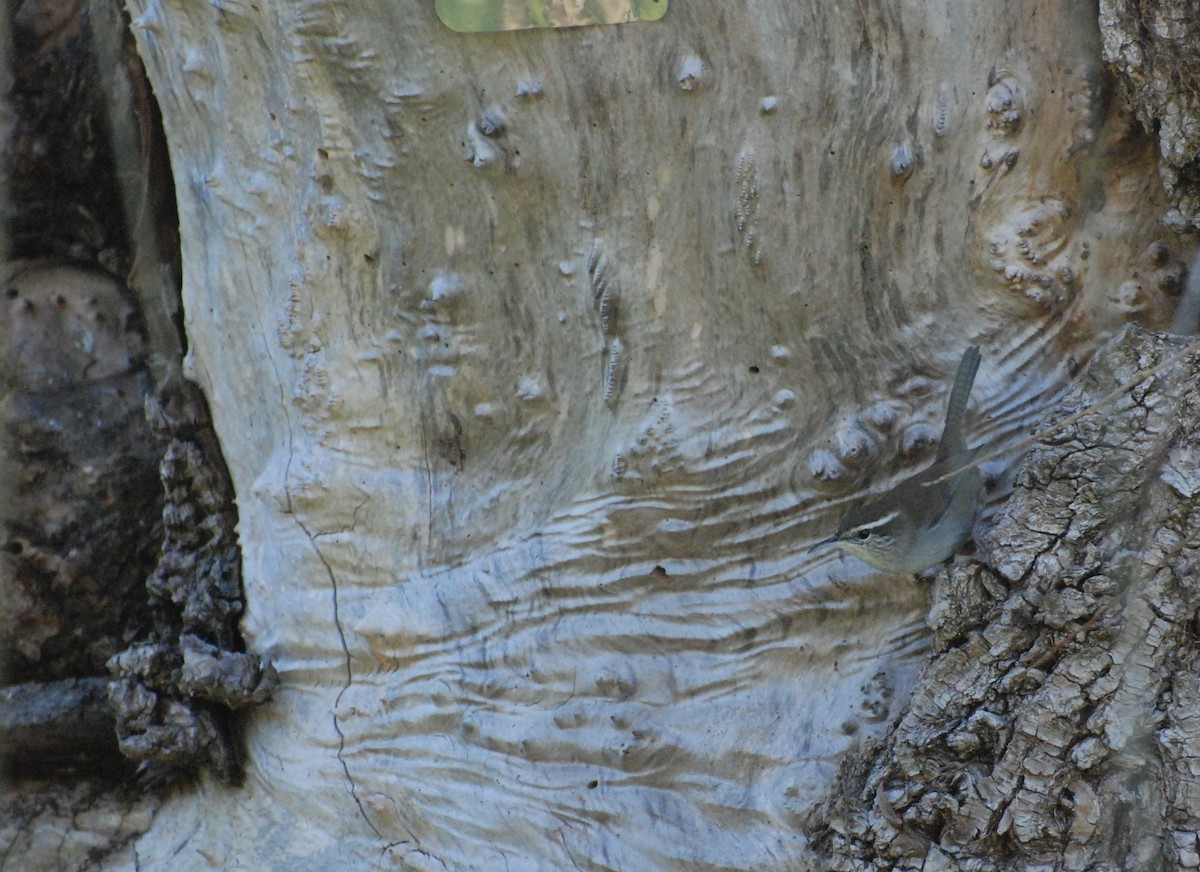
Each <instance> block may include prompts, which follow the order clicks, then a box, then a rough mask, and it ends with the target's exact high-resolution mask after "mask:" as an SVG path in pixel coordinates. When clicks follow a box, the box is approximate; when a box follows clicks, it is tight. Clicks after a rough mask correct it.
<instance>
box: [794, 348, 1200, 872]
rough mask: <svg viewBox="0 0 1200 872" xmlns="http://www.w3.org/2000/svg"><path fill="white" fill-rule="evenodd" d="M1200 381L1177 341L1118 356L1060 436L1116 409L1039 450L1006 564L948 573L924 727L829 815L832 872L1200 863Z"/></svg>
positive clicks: (825, 842)
mask: <svg viewBox="0 0 1200 872" xmlns="http://www.w3.org/2000/svg"><path fill="white" fill-rule="evenodd" d="M1185 348H1186V349H1187V353H1186V354H1184V355H1183V356H1182V359H1180V360H1178V361H1177V362H1176V363H1174V364H1173V365H1172V366H1170V367H1168V368H1166V369H1165V370H1164V371H1163V372H1162V373H1161V374H1160V375H1157V376H1155V377H1154V378H1153V379H1151V380H1149V381H1147V382H1146V383H1144V384H1142V385H1139V386H1138V387H1136V388H1134V389H1132V390H1130V391H1126V392H1124V393H1122V394H1120V396H1119V397H1118V398H1117V399H1116V400H1115V401H1113V402H1111V404H1110V403H1109V402H1106V401H1105V398H1106V397H1108V395H1110V393H1111V392H1112V391H1113V389H1114V388H1116V387H1119V386H1120V385H1122V384H1124V383H1127V382H1129V381H1131V380H1132V379H1133V378H1134V377H1135V376H1137V374H1138V373H1141V372H1146V371H1149V370H1151V369H1153V368H1155V367H1156V366H1159V365H1160V364H1162V363H1163V362H1164V361H1166V360H1169V359H1170V358H1171V357H1172V356H1178V352H1179V351H1180V350H1181V349H1185ZM1198 373H1200V351H1197V350H1195V349H1194V348H1192V347H1191V346H1188V345H1186V340H1184V339H1181V338H1177V337H1176V338H1167V337H1163V336H1156V335H1150V334H1145V333H1142V332H1139V331H1126V332H1124V333H1122V334H1121V335H1120V336H1118V337H1117V339H1116V340H1114V342H1113V343H1112V344H1111V345H1110V346H1109V347H1107V348H1105V349H1103V350H1101V351H1100V352H1099V353H1098V355H1097V358H1096V359H1095V360H1094V362H1093V364H1092V366H1091V368H1090V369H1089V371H1088V373H1087V374H1086V376H1085V377H1083V378H1082V379H1081V380H1080V383H1079V385H1078V386H1077V387H1076V388H1075V389H1074V390H1073V391H1072V392H1071V394H1070V395H1069V396H1067V397H1066V398H1065V399H1064V400H1063V402H1062V404H1061V405H1060V411H1059V413H1058V415H1057V417H1059V418H1062V417H1065V416H1066V415H1067V414H1070V413H1073V412H1075V411H1077V410H1079V409H1084V408H1088V407H1092V406H1095V407H1096V408H1095V410H1094V411H1093V412H1092V413H1090V414H1088V415H1086V416H1085V417H1083V418H1082V419H1081V420H1079V421H1078V422H1077V423H1075V424H1072V425H1070V426H1069V427H1067V428H1065V429H1063V430H1061V431H1058V432H1055V433H1053V435H1052V436H1051V437H1049V438H1047V439H1045V440H1043V441H1042V442H1041V443H1039V444H1038V446H1037V447H1036V448H1035V449H1034V450H1033V451H1031V452H1030V454H1029V456H1028V457H1027V458H1026V459H1025V461H1024V462H1023V463H1022V466H1021V469H1020V471H1019V472H1018V473H1017V478H1016V482H1015V487H1014V492H1013V494H1012V496H1011V497H1009V499H1008V500H1007V501H1006V502H1005V504H1004V506H1003V508H1002V509H1001V511H1000V512H999V513H998V515H997V517H996V519H995V521H994V522H993V523H992V524H990V525H989V526H987V527H986V528H985V529H984V531H983V532H982V534H981V536H980V540H981V542H980V544H981V546H982V549H983V551H984V552H985V554H986V557H985V558H984V559H981V560H975V561H967V562H962V563H958V564H956V565H954V566H953V567H952V568H950V569H948V570H947V571H945V572H943V573H941V574H940V575H939V577H938V580H937V583H936V585H935V587H934V591H933V605H932V609H931V613H930V625H931V628H932V629H933V631H934V636H935V643H934V650H933V656H932V659H931V661H930V663H929V664H928V665H927V666H926V667H925V669H924V671H923V673H922V675H921V677H920V679H919V680H918V682H917V688H916V690H915V691H914V694H913V697H912V699H911V701H910V702H909V704H908V707H907V709H906V711H905V712H904V714H903V715H902V716H901V718H900V719H899V720H898V722H897V724H896V725H895V727H894V728H893V729H892V730H890V731H889V733H888V735H887V736H886V737H885V738H883V739H881V740H877V741H873V742H869V743H867V744H866V745H865V747H864V748H862V749H861V750H860V751H858V752H855V753H852V754H850V755H848V756H847V757H846V759H845V760H844V761H843V764H842V770H841V774H840V777H839V781H838V785H837V789H836V790H835V791H834V792H833V793H832V794H831V796H830V797H829V798H827V799H826V800H825V802H824V803H823V804H822V806H821V808H820V809H819V810H818V812H817V813H816V814H815V815H814V819H813V821H812V827H811V830H810V832H811V834H812V835H813V839H814V846H815V847H816V848H817V850H818V851H819V852H820V853H821V854H822V855H823V859H824V863H825V865H827V866H828V868H831V869H877V868H880V863H883V864H884V865H885V866H886V865H887V864H891V865H890V867H889V868H896V869H909V868H912V869H917V868H929V864H930V863H934V864H935V865H936V868H941V869H978V870H983V869H996V870H1001V869H1004V870H1016V869H1045V868H1051V869H1097V870H1100V869H1112V870H1118V869H1149V868H1164V867H1165V868H1183V869H1191V868H1196V867H1197V866H1198V865H1200V843H1198V842H1197V834H1198V833H1200V794H1198V793H1197V789H1196V785H1197V782H1196V780H1195V779H1196V774H1197V772H1196V769H1197V767H1196V760H1197V759H1198V758H1197V751H1198V750H1200V729H1198V728H1197V723H1196V709H1195V705H1196V702H1197V699H1198V691H1200V683H1198V678H1197V675H1198V673H1197V672H1196V668H1195V667H1196V653H1195V639H1196V623H1195V622H1196V614H1197V607H1198V606H1200V584H1198V578H1200V575H1198V571H1200V501H1198V500H1197V496H1198V495H1200V469H1198V467H1197V463H1196V461H1197V457H1198V455H1197V451H1198V446H1200V439H1198V436H1200V388H1198V387H1197V384H1198V383H1197V378H1196V376H1197V374H1198ZM1053 420H1054V419H1053V418H1052V419H1051V421H1050V422H1047V423H1048V424H1052V423H1053Z"/></svg>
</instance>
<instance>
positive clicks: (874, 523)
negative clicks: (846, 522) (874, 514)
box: [846, 512, 900, 533]
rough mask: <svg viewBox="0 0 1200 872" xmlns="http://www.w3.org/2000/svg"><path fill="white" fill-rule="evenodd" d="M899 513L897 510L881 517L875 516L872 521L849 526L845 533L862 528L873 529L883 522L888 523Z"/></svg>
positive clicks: (860, 530)
mask: <svg viewBox="0 0 1200 872" xmlns="http://www.w3.org/2000/svg"><path fill="white" fill-rule="evenodd" d="M899 514H900V513H899V512H888V513H887V514H886V515H884V516H883V517H882V518H876V519H875V520H874V521H868V522H867V523H865V524H859V525H858V526H857V527H851V528H850V529H849V530H847V531H846V533H861V532H863V531H864V530H874V529H876V528H878V527H882V526H883V525H884V524H889V523H891V522H892V521H894V520H896V517H897V516H898V515H899Z"/></svg>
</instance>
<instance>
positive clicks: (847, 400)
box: [130, 0, 1181, 870]
mask: <svg viewBox="0 0 1200 872" xmlns="http://www.w3.org/2000/svg"><path fill="white" fill-rule="evenodd" d="M130 6H131V10H132V14H133V19H134V29H135V34H136V36H137V40H138V45H139V49H140V51H141V53H142V54H143V56H144V58H145V60H146V63H147V67H148V71H149V75H150V78H151V81H152V83H153V84H154V87H155V90H156V93H157V96H158V99H159V101H160V105H161V108H162V113H163V122H164V126H165V129H166V134H167V139H168V141H169V143H170V147H171V154H172V161H173V169H174V173H175V176H176V184H177V195H178V200H179V209H180V222H181V236H182V239H183V262H184V309H185V313H186V326H187V331H188V340H189V347H190V354H189V358H188V361H187V363H188V371H189V372H190V374H191V375H192V376H193V377H194V378H196V379H197V380H198V381H199V382H200V383H201V384H202V386H203V387H204V389H205V391H206V393H207V394H208V396H209V399H210V403H211V407H212V414H213V419H214V423H215V425H216V428H217V431H218V433H219V435H220V438H221V442H222V445H223V448H224V451H225V457H226V460H227V462H228V465H229V468H230V471H231V474H232V476H233V480H234V484H235V488H236V490H237V495H238V508H239V512H240V518H241V530H240V534H241V540H242V546H243V554H244V564H245V585H246V593H247V598H248V612H247V616H246V619H245V621H244V629H245V632H246V635H247V638H248V640H249V641H250V643H251V644H252V645H253V646H255V647H256V648H257V650H258V651H259V652H260V653H262V654H265V655H267V656H269V657H271V658H272V659H273V660H274V662H275V664H276V666H277V667H278V668H279V671H280V675H281V686H280V687H279V689H278V690H277V691H276V694H275V697H274V700H273V701H272V702H271V703H269V704H268V705H267V706H265V707H264V708H262V709H261V710H259V711H257V712H256V713H255V714H254V716H253V717H252V719H251V723H250V725H249V730H248V737H247V738H248V750H249V755H250V757H249V760H248V778H247V783H246V785H245V786H244V787H243V788H241V789H229V788H224V787H220V786H217V785H215V784H209V783H206V784H204V785H202V786H201V787H199V788H198V789H195V790H191V791H181V792H179V793H178V794H177V795H176V796H174V797H173V798H172V799H171V800H170V801H169V802H168V803H167V804H166V805H165V806H164V807H163V808H162V809H161V810H160V811H159V814H158V817H157V818H156V820H155V822H154V824H153V825H152V826H151V828H150V830H149V832H148V833H147V835H145V836H144V837H143V838H142V839H141V840H140V842H139V843H138V848H137V850H138V856H139V858H140V862H141V865H142V868H166V867H167V866H168V865H169V866H170V868H175V869H188V868H207V867H208V866H209V865H210V864H216V865H218V866H227V867H228V866H233V865H235V864H241V865H242V866H245V867H269V868H284V867H287V868H291V869H295V870H300V869H326V868H333V867H339V868H347V867H351V866H360V865H361V866H368V865H379V866H384V867H398V868H420V869H426V868H428V869H443V868H450V869H467V868H506V869H523V868H573V867H577V868H613V869H646V868H755V869H794V868H797V866H798V865H802V864H804V863H808V862H815V861H812V860H811V859H805V858H808V857H809V856H810V855H809V854H807V847H808V846H807V843H806V836H805V835H804V833H803V832H802V828H801V825H802V824H803V823H804V821H805V820H806V819H807V816H808V812H809V811H810V809H811V807H812V805H813V803H814V802H815V801H817V800H818V799H819V798H820V797H821V796H822V795H823V794H824V793H825V791H826V788H827V787H828V785H829V783H830V782H831V780H832V779H833V776H834V773H835V771H836V769H837V765H838V760H839V757H840V756H841V755H842V754H843V752H845V751H846V750H847V749H848V748H850V747H852V746H854V745H856V744H857V743H859V742H861V741H863V740H864V739H867V738H870V737H872V736H875V735H878V734H879V733H881V732H882V730H883V729H884V727H885V726H886V725H887V723H888V722H889V721H890V720H891V719H892V718H893V717H894V716H895V715H897V714H898V712H899V711H900V709H901V707H902V706H903V705H904V703H905V701H906V700H907V698H908V696H909V691H910V688H911V687H912V684H913V682H914V679H915V676H916V672H917V669H918V668H919V666H920V665H921V662H922V659H923V657H924V655H925V652H926V649H927V645H928V640H927V636H926V633H925V630H924V621H925V611H926V607H927V599H926V589H925V587H924V586H923V585H921V584H918V583H915V582H914V581H912V580H908V579H901V578H888V577H881V576H880V575H878V574H867V573H866V572H865V571H864V570H863V567H861V566H860V565H858V564H856V563H854V562H853V561H850V560H845V561H842V560H837V559H834V558H833V557H831V556H830V555H828V554H823V555H820V556H815V557H812V558H809V557H806V556H805V553H804V552H805V549H806V547H807V545H808V544H809V543H810V542H811V541H813V540H814V539H815V538H817V537H818V536H821V535H823V534H825V533H826V532H827V531H828V529H829V527H830V526H831V524H832V522H833V520H834V518H835V516H836V515H837V514H838V513H839V512H840V511H842V509H843V505H842V502H841V501H842V500H843V498H846V497H850V496H853V495H855V494H857V493H861V492H862V490H863V489H864V488H867V487H869V486H872V485H873V484H878V483H880V482H881V480H882V477H883V476H885V475H886V474H888V473H891V472H894V471H897V470H898V469H899V468H900V467H901V466H902V465H903V463H904V460H903V458H905V457H908V458H910V459H911V458H916V457H919V456H924V455H925V454H927V453H928V449H929V447H930V445H931V442H932V441H933V440H934V439H936V437H937V433H938V430H939V427H940V416H941V414H942V410H943V406H944V401H945V393H946V388H947V380H948V378H949V376H950V375H951V374H952V372H953V370H954V366H955V363H956V362H957V360H958V357H959V355H960V354H961V351H962V348H963V347H964V346H965V345H967V344H968V343H970V342H978V343H980V344H981V345H982V346H983V348H984V357H985V362H984V367H983V370H982V371H981V374H980V379H979V383H978V385H977V388H976V403H975V411H976V417H975V419H974V420H975V424H974V425H973V430H972V433H973V438H974V440H986V441H988V442H990V443H993V444H995V445H997V446H1003V445H1004V444H1005V443H1006V441H1012V440H1013V439H1015V438H1016V437H1017V436H1018V435H1020V434H1022V433H1023V432H1024V431H1025V430H1026V429H1027V428H1028V427H1029V426H1030V424H1031V423H1033V422H1036V421H1038V420H1039V418H1040V417H1041V415H1042V413H1043V412H1044V410H1045V409H1046V408H1047V406H1048V404H1049V402H1050V401H1051V399H1052V398H1053V396H1054V395H1055V394H1056V393H1057V392H1058V390H1059V388H1060V386H1061V385H1062V383H1063V382H1064V381H1065V380H1066V377H1067V376H1066V374H1067V373H1068V372H1069V371H1070V368H1071V361H1072V360H1073V359H1075V360H1082V359H1083V358H1084V357H1085V356H1086V355H1088V354H1089V353H1090V352H1091V351H1092V350H1093V349H1094V348H1095V347H1096V346H1097V345H1098V344H1099V343H1100V342H1101V341H1103V340H1104V339H1105V338H1106V337H1107V336H1108V335H1109V334H1110V333H1111V332H1112V330H1113V329H1114V328H1115V327H1117V326H1118V325H1120V324H1121V323H1123V322H1124V321H1126V320H1128V319H1130V318H1139V319H1141V320H1143V321H1144V322H1146V323H1149V324H1151V325H1162V324H1165V323H1167V322H1169V319H1170V314H1171V308H1172V305H1173V299H1172V298H1171V296H1170V295H1169V294H1168V293H1164V290H1166V291H1170V290H1173V289H1176V288H1177V287H1178V277H1179V275H1180V271H1181V268H1180V265H1179V264H1180V256H1179V254H1178V253H1176V252H1174V251H1173V250H1172V249H1171V248H1170V246H1171V245H1172V244H1173V239H1171V238H1169V237H1166V236H1164V231H1162V230H1161V229H1160V228H1159V227H1158V225H1157V219H1158V217H1159V215H1160V214H1161V213H1162V212H1163V211H1165V205H1164V201H1163V200H1162V197H1161V194H1160V193H1159V190H1158V186H1157V184H1158V183H1157V179H1156V177H1155V170H1154V156H1155V149H1154V146H1153V143H1151V142H1149V141H1148V140H1146V139H1144V138H1142V137H1141V136H1140V135H1139V134H1138V132H1137V130H1136V129H1135V128H1134V127H1133V126H1132V124H1131V123H1130V121H1129V119H1128V117H1126V115H1125V114H1123V113H1122V111H1121V109H1120V107H1119V105H1117V104H1115V103H1114V102H1111V101H1109V100H1108V99H1107V98H1106V94H1105V93H1104V91H1103V88H1102V75H1101V68H1100V43H1099V35H1098V32H1097V25H1096V21H1095V17H1094V14H1095V13H1094V10H1089V8H1088V7H1087V5H1086V4H1082V5H1081V4H1075V3H1069V2H1063V3H1045V2H1027V3H1018V4H1007V5H1003V6H997V5H996V4H944V5H940V4H925V3H918V2H909V3H892V4H889V5H873V6H861V5H859V6H855V5H846V4H811V5H805V4H795V3H786V2H768V3H762V4H754V5H753V8H744V7H741V6H737V7H731V6H729V5H728V4H721V3H715V2H683V0H677V2H676V3H675V5H674V6H673V8H672V9H671V10H670V11H669V13H668V14H667V16H666V17H665V18H664V19H663V20H662V21H661V22H657V23H652V24H651V23H644V24H630V25H625V26H616V27H607V28H585V29H579V30H570V31H545V32H541V31H525V32H519V33H510V34H496V35H463V34H456V33H453V32H451V31H449V30H448V29H446V28H445V27H443V26H442V25H441V24H440V23H439V22H438V20H437V18H436V16H435V14H434V10H433V5H432V4H409V3H403V4H401V3H382V2H364V3H356V4H339V3H332V2H282V0H279V2H259V3H249V2H237V0H232V2H222V3H214V4H201V3H195V2H192V0H166V2H153V3H150V2H141V0H135V2H131V4H130ZM1159 241H1165V243H1166V244H1165V245H1164V244H1159V245H1157V246H1156V245H1153V243H1156V242H1159ZM993 471H994V470H993Z"/></svg>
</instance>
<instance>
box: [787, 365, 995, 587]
mask: <svg viewBox="0 0 1200 872" xmlns="http://www.w3.org/2000/svg"><path fill="white" fill-rule="evenodd" d="M979 360H980V355H979V347H978V346H976V345H972V346H971V347H970V348H968V349H967V350H966V351H965V352H963V356H962V361H961V362H960V363H959V364H958V375H956V376H955V378H954V388H953V389H952V390H951V391H950V403H949V405H948V406H947V408H946V426H945V429H943V430H942V441H941V442H940V443H938V450H937V457H936V459H935V460H934V462H933V465H932V466H930V467H929V468H928V469H925V470H922V471H921V472H918V473H917V474H916V475H914V476H912V477H911V478H906V479H905V480H904V481H902V482H900V483H899V484H898V485H896V486H895V487H894V488H892V489H891V490H890V491H888V492H887V493H885V494H882V495H881V496H879V497H878V498H877V499H874V500H871V501H870V502H867V503H864V504H863V505H861V506H858V507H856V508H854V509H851V510H850V511H849V512H847V513H846V517H844V518H843V519H842V523H841V524H839V525H838V528H837V533H835V534H834V535H832V536H830V537H829V538H828V539H824V540H822V541H820V542H818V543H817V544H816V545H814V546H812V548H810V549H808V550H809V552H810V553H811V552H812V551H814V550H816V549H817V548H820V547H821V546H823V545H834V544H836V545H837V546H838V547H839V548H841V549H842V550H843V551H845V552H847V553H848V554H853V555H854V556H855V557H857V558H859V559H860V560H863V561H864V562H866V563H869V564H870V565H871V566H874V567H875V568H876V569H882V570H885V571H887V572H903V573H911V572H922V571H924V570H926V569H929V568H930V567H931V566H936V565H937V564H938V563H941V562H942V561H943V560H945V559H946V558H947V557H949V556H950V555H952V554H953V553H954V552H955V550H957V548H958V546H960V545H961V544H962V543H963V542H965V541H966V540H967V537H969V536H970V535H971V528H972V527H973V526H974V524H975V514H976V512H977V511H978V509H979V503H980V498H981V497H982V495H983V479H982V477H981V476H980V474H979V470H978V469H976V468H975V466H974V465H973V463H972V461H973V459H974V456H975V453H976V452H975V450H972V449H968V448H967V441H966V438H965V437H964V436H963V418H964V417H965V416H966V411H967V399H968V398H969V397H970V395H971V386H972V385H973V384H974V383H975V373H976V371H977V370H978V369H979ZM939 479H940V480H939Z"/></svg>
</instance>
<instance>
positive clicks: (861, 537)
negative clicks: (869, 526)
mask: <svg viewBox="0 0 1200 872" xmlns="http://www.w3.org/2000/svg"><path fill="white" fill-rule="evenodd" d="M854 538H855V539H857V540H858V541H859V542H866V541H867V540H868V539H870V538H871V531H870V530H859V531H858V532H857V533H855V534H854Z"/></svg>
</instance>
